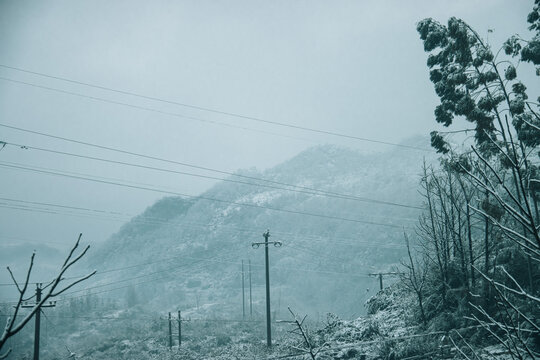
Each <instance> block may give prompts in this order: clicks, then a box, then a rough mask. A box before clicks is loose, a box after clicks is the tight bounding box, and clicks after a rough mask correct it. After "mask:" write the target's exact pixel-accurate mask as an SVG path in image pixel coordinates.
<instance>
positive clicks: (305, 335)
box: [287, 307, 326, 360]
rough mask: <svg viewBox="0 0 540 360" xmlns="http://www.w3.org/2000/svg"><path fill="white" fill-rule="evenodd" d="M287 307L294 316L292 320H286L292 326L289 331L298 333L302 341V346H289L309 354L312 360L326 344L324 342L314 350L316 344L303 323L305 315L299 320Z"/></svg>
mask: <svg viewBox="0 0 540 360" xmlns="http://www.w3.org/2000/svg"><path fill="white" fill-rule="evenodd" d="M287 309H289V312H290V313H291V315H292V316H293V318H294V320H292V321H287V322H289V323H291V324H292V326H293V327H294V328H293V329H292V330H291V331H290V332H291V333H293V334H296V335H299V336H300V337H301V338H302V342H303V343H304V346H303V347H299V346H291V347H292V348H293V349H295V350H298V351H299V352H300V353H301V354H306V355H309V356H310V357H311V359H312V360H315V359H316V358H317V355H318V354H319V352H320V351H321V350H322V349H323V347H324V346H325V345H326V343H325V344H323V345H321V346H320V347H319V349H318V350H316V346H315V344H314V343H313V339H311V336H310V335H309V331H308V329H307V328H306V327H305V325H304V321H305V320H306V317H307V315H306V316H304V317H303V318H302V319H301V320H300V319H299V318H298V316H297V315H296V314H295V313H294V312H293V311H292V310H291V308H290V307H287Z"/></svg>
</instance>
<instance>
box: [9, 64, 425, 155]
mask: <svg viewBox="0 0 540 360" xmlns="http://www.w3.org/2000/svg"><path fill="white" fill-rule="evenodd" d="M0 66H1V67H4V68H7V69H11V70H16V71H20V72H25V73H29V74H33V75H38V76H42V77H47V78H51V79H55V80H61V81H66V82H70V83H72V84H77V85H83V86H87V87H92V88H96V89H100V90H106V91H110V92H115V93H119V94H123V95H129V96H134V97H138V98H142V99H146V100H152V101H157V102H161V103H166V104H171V105H177V106H182V107H186V108H191V109H195V110H201V111H206V112H210V113H214V114H219V115H227V116H231V117H236V118H240V119H244V120H250V121H255V122H259V123H265V124H270V125H275V126H280V127H286V128H292V129H297V130H303V131H308V132H312V133H318V134H324V135H331V136H336V137H341V138H347V139H353V140H360V141H365V142H371V143H376V144H383V145H392V146H398V147H402V148H407V149H412V150H420V151H427V152H433V150H431V149H425V148H419V147H416V146H410V145H403V144H397V143H392V142H388V141H381V140H374V139H369V138H365V137H359V136H353V135H347V134H343V133H338V132H334V131H327V130H321V129H314V128H310V127H306V126H300V125H294V124H287V123H283V122H278V121H272V120H265V119H261V118H258V117H254V116H247V115H242V114H238V113H234V112H228V111H223V110H217V109H212V108H208V107H203V106H196V105H191V104H187V103H182V102H178V101H172V100H166V99H161V98H158V97H153V96H148V95H142V94H138V93H135V92H132V91H126V90H118V89H114V88H110V87H106V86H101V85H95V84H91V83H87V82H82V81H77V80H72V79H68V78H65V77H60V76H53V75H48V74H45V73H40V72H35V71H30V70H26V69H22V68H17V67H12V66H7V65H3V64H0ZM0 79H2V80H7V81H13V82H17V83H22V84H25V85H30V86H36V87H40V88H44V89H47V90H53V91H60V92H64V91H62V90H59V89H55V88H50V87H45V86H39V85H35V84H31V83H26V82H22V81H17V80H12V79H8V78H3V77H0ZM66 93H70V92H66ZM71 95H77V96H84V95H81V94H77V93H73V94H71ZM90 98H92V99H94V100H97V99H100V100H104V99H101V98H94V97H90ZM120 104H121V105H126V104H124V103H120ZM143 109H145V108H143ZM145 110H147V109H145ZM169 115H170V114H169ZM197 120H201V119H197Z"/></svg>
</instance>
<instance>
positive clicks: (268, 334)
mask: <svg viewBox="0 0 540 360" xmlns="http://www.w3.org/2000/svg"><path fill="white" fill-rule="evenodd" d="M263 237H264V242H254V243H252V244H251V246H252V247H253V248H254V249H257V248H258V247H259V246H261V245H264V259H265V264H266V266H265V267H266V344H267V345H268V347H271V346H272V324H271V315H270V265H269V261H268V245H270V244H272V245H274V246H275V247H280V246H281V245H282V244H281V242H279V241H272V242H269V241H268V238H269V237H270V230H266V232H265V233H264V234H263Z"/></svg>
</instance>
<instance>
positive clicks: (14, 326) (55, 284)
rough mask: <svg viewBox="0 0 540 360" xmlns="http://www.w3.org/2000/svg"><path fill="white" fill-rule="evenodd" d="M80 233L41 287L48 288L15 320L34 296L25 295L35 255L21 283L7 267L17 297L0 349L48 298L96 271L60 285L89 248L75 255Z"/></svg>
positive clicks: (8, 351) (4, 356)
mask: <svg viewBox="0 0 540 360" xmlns="http://www.w3.org/2000/svg"><path fill="white" fill-rule="evenodd" d="M81 237H82V234H79V237H78V239H77V242H76V243H75V245H74V246H73V247H72V248H71V250H70V252H69V254H68V255H67V257H66V259H65V260H64V263H63V264H62V267H61V268H60V270H59V272H58V274H57V275H56V276H55V277H54V279H53V280H51V281H50V282H49V283H48V284H47V285H46V286H44V287H43V290H46V289H48V290H47V291H45V292H44V293H43V295H42V297H41V300H40V301H39V302H38V303H36V304H35V306H34V307H32V308H31V310H30V312H29V313H28V314H26V315H25V316H24V317H23V318H22V319H21V320H20V321H18V322H17V315H18V314H19V311H20V309H21V306H22V305H23V303H24V302H26V301H28V300H30V299H32V298H33V297H34V296H33V295H30V296H27V294H26V293H27V290H28V285H29V284H30V282H29V281H30V275H31V273H32V268H33V266H34V258H35V256H36V254H35V253H33V254H32V256H31V257H30V265H29V266H28V270H27V272H26V277H25V279H24V282H23V283H19V282H18V281H17V280H16V279H15V276H14V275H13V272H12V271H11V269H10V268H9V266H8V267H7V270H8V272H9V275H10V276H11V279H12V280H13V283H14V284H15V286H16V287H17V291H18V292H19V298H18V299H17V303H16V305H15V311H14V314H13V316H12V317H9V318H8V319H7V322H6V325H5V327H4V330H3V332H2V336H1V337H0V350H2V348H3V346H4V345H5V344H6V341H7V340H8V339H9V338H10V337H12V336H13V335H15V334H17V333H18V332H19V331H21V330H22V328H24V327H25V326H26V324H27V323H28V322H29V321H30V319H31V318H32V317H33V316H34V315H35V314H36V312H38V311H41V307H42V306H43V304H45V303H46V302H47V301H49V300H50V299H52V298H54V297H56V296H58V295H60V294H62V293H63V292H64V291H66V290H68V289H70V288H72V287H73V286H75V285H77V284H79V283H81V282H83V281H85V280H87V279H88V278H90V277H91V276H92V275H94V274H95V273H96V271H95V270H94V271H93V272H91V273H89V274H87V275H85V276H83V277H81V278H79V279H77V280H75V281H72V282H71V283H69V284H68V285H66V286H60V285H61V283H62V281H63V280H65V279H64V274H65V273H66V271H67V270H68V269H69V268H70V267H71V266H73V265H74V264H75V263H76V262H78V261H79V260H80V259H81V258H82V257H83V256H84V255H85V254H86V252H87V251H88V249H89V248H90V245H87V246H86V247H85V248H84V249H83V250H82V251H81V252H80V253H79V255H75V251H76V250H77V249H78V248H79V244H80V241H81ZM10 352H11V349H8V350H7V352H5V353H4V354H0V359H5V358H6V357H7V356H8V355H9V353H10Z"/></svg>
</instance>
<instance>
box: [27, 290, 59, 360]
mask: <svg viewBox="0 0 540 360" xmlns="http://www.w3.org/2000/svg"><path fill="white" fill-rule="evenodd" d="M41 285H42V284H41V283H38V284H36V303H35V304H32V305H28V304H25V305H22V306H21V307H22V308H33V307H34V306H36V305H37V304H39V302H40V301H41V290H42V289H41ZM55 306H56V301H49V303H48V304H43V305H41V306H40V307H39V309H38V310H37V311H36V314H35V321H36V324H35V328H34V360H39V336H40V326H41V308H44V307H55Z"/></svg>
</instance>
